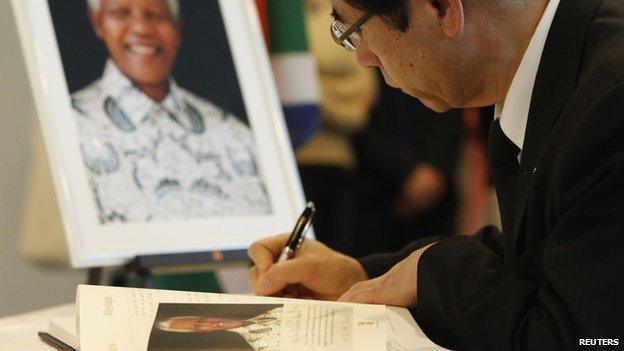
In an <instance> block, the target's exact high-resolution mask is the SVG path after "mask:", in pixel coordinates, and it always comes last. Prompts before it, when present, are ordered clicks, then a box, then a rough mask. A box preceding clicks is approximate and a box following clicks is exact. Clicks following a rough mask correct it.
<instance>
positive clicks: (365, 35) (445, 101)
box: [332, 0, 545, 112]
mask: <svg viewBox="0 0 624 351" xmlns="http://www.w3.org/2000/svg"><path fill="white" fill-rule="evenodd" d="M533 2H535V3H538V2H545V0H543V1H542V0H535V1H531V0H519V1H508V0H332V4H333V6H334V14H335V16H336V17H338V19H340V20H342V21H343V22H344V23H345V24H347V25H351V24H353V23H355V22H356V21H357V20H358V19H359V18H360V17H361V16H363V15H364V14H366V13H372V14H374V16H373V17H372V18H371V19H370V20H368V21H367V22H366V23H365V24H364V25H363V26H362V27H360V32H359V35H360V38H361V40H360V43H359V46H358V48H357V50H356V55H357V59H358V61H359V62H360V64H362V65H364V66H368V67H379V68H380V69H381V71H382V73H383V75H384V77H385V79H386V82H387V83H388V84H389V85H391V86H394V87H397V88H401V89H402V90H403V91H404V92H406V93H408V94H410V95H412V96H415V97H417V98H419V99H420V100H421V101H422V102H423V103H424V104H425V105H427V106H428V107H430V108H432V109H434V110H436V111H439V112H442V111H446V110H448V109H450V108H453V107H471V106H484V105H489V104H493V103H495V102H497V100H498V99H500V95H501V89H506V88H507V87H500V86H498V85H500V82H501V81H505V82H506V81H507V80H509V83H510V82H511V81H510V80H511V78H513V74H512V75H511V78H509V77H508V75H505V74H504V73H503V74H502V75H505V77H504V78H501V77H500V76H499V75H497V74H492V73H493V71H494V72H496V71H497V70H498V68H499V67H498V66H497V65H498V64H499V63H501V62H503V63H505V66H509V65H512V61H513V62H515V61H518V62H517V63H519V60H517V59H518V56H520V58H521V56H522V53H523V52H524V51H523V49H524V48H525V47H526V46H525V47H524V48H522V47H521V46H522V45H524V44H528V40H526V42H524V39H526V36H525V35H520V34H524V33H516V32H518V31H520V30H521V29H526V28H524V27H526V26H524V27H523V25H522V23H523V21H524V18H515V19H514V18H508V17H511V16H510V14H512V13H522V9H523V6H524V7H526V6H527V3H533ZM529 19H530V20H531V21H532V20H534V16H532V15H531V16H530V17H529ZM506 20H509V21H506ZM512 20H513V21H512ZM514 21H515V22H514ZM507 22H511V24H507ZM529 34H530V33H529ZM501 38H503V40H504V41H506V42H505V43H504V45H502V46H501V45H500V44H501ZM519 39H522V40H519ZM528 39H530V35H529V37H528ZM504 46H509V48H510V50H509V51H508V52H507V51H506V50H507V49H508V48H506V47H504ZM500 55H502V56H500ZM500 59H502V60H503V61H500ZM503 69H504V70H506V68H503ZM508 78H509V79H508Z"/></svg>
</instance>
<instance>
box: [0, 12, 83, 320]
mask: <svg viewBox="0 0 624 351" xmlns="http://www.w3.org/2000/svg"><path fill="white" fill-rule="evenodd" d="M36 126H37V124H36V121H35V112H34V106H33V101H32V97H31V95H30V91H29V85H28V81H27V77H26V70H25V67H24V62H23V57H22V53H21V47H20V46H19V42H18V38H17V31H16V28H15V22H14V19H13V12H12V9H11V5H10V1H9V0H1V1H0V317H2V316H6V315H9V314H15V313H20V312H25V311H29V310H33V309H38V308H42V307H47V306H51V305H55V304H59V303H64V302H70V301H73V300H74V295H75V288H76V284H78V283H80V282H83V281H84V280H86V273H84V272H83V271H73V270H69V269H52V268H44V267H39V266H35V265H34V264H32V263H29V262H26V261H24V260H22V259H21V258H20V256H19V253H18V243H19V233H20V230H21V226H22V223H21V222H22V218H23V216H24V209H25V201H24V198H25V196H26V193H27V184H28V181H27V180H28V179H29V178H30V177H31V174H30V172H32V170H33V169H34V168H33V148H32V146H31V144H32V143H31V139H32V138H33V137H37V135H36V133H37V131H36ZM33 133H35V135H33ZM40 168H41V167H39V169H40ZM44 168H45V167H44ZM52 211H56V209H55V208H54V209H52ZM42 227H44V228H45V225H44V226H42ZM51 230H52V231H54V230H58V228H51Z"/></svg>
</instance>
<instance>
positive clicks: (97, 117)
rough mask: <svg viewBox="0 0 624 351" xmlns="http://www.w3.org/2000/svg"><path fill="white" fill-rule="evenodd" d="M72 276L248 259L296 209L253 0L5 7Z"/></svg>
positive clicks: (296, 192) (46, 2) (86, 1)
mask: <svg viewBox="0 0 624 351" xmlns="http://www.w3.org/2000/svg"><path fill="white" fill-rule="evenodd" d="M13 8H14V12H15V15H16V19H17V21H16V22H17V23H18V27H19V32H20V38H21V41H22V44H23V45H22V46H23V49H24V53H25V55H24V56H25V58H26V61H27V67H28V71H29V76H30V82H31V87H32V90H33V95H34V97H35V102H36V105H37V106H36V107H37V112H38V115H39V120H40V123H41V127H42V130H43V134H44V139H45V145H46V151H47V155H48V159H49V162H50V168H51V171H52V175H53V178H54V179H53V180H54V185H55V191H56V195H57V199H58V202H59V207H60V209H61V215H62V220H63V226H64V229H65V233H66V238H67V242H68V245H69V251H70V255H71V259H72V264H73V265H74V266H75V267H92V266H105V265H114V264H119V263H123V262H125V261H127V260H128V259H131V258H133V257H135V256H137V255H153V254H172V253H191V252H203V251H230V250H246V249H247V247H248V246H249V245H250V243H251V242H253V241H255V240H257V239H259V238H262V237H265V236H267V235H272V234H275V233H279V232H284V231H290V229H291V227H292V225H293V223H294V221H295V219H296V217H297V215H298V214H299V212H300V211H301V209H302V208H303V206H304V198H303V193H302V190H301V184H300V181H299V176H298V173H297V169H296V166H295V162H294V157H293V154H292V149H291V146H290V141H289V140H288V137H287V133H286V129H285V125H284V121H283V115H282V110H281V106H280V104H279V100H278V97H277V92H276V89H275V84H274V82H273V77H272V75H271V70H270V65H269V60H268V56H267V53H266V48H265V46H264V41H263V38H262V33H261V30H260V25H259V21H258V18H257V12H256V9H255V4H254V2H253V1H252V0H141V1H134V0H37V1H22V0H13Z"/></svg>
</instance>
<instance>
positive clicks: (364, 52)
mask: <svg viewBox="0 0 624 351" xmlns="http://www.w3.org/2000/svg"><path fill="white" fill-rule="evenodd" d="M355 57H356V58H357V61H358V63H359V64H360V65H361V66H362V67H366V68H372V67H379V66H381V61H379V57H377V55H375V53H373V52H372V51H371V50H370V48H369V47H368V44H367V43H366V41H365V40H360V42H359V44H358V46H357V49H356V50H355Z"/></svg>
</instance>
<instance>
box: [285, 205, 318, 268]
mask: <svg viewBox="0 0 624 351" xmlns="http://www.w3.org/2000/svg"><path fill="white" fill-rule="evenodd" d="M314 212H316V208H315V207H314V203H313V202H308V203H307V204H306V207H305V209H304V210H303V212H302V213H301V216H299V219H298V220H297V223H296V224H295V228H294V229H293V231H292V233H290V237H289V238H288V243H286V246H284V249H282V253H281V254H280V257H279V259H278V260H277V262H283V261H286V260H289V259H291V258H292V257H293V256H294V255H295V251H296V250H297V249H298V248H299V247H301V245H302V244H303V241H304V240H305V234H306V232H307V231H308V229H309V228H310V225H311V224H312V217H314Z"/></svg>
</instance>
